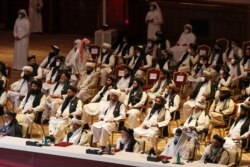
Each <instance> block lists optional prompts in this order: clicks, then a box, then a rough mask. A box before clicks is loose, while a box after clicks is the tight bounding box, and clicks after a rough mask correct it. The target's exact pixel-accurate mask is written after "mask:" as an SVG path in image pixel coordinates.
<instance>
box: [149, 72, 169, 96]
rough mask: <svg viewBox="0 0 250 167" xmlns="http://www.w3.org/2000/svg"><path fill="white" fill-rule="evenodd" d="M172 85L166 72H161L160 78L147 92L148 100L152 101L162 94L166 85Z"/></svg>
mask: <svg viewBox="0 0 250 167" xmlns="http://www.w3.org/2000/svg"><path fill="white" fill-rule="evenodd" d="M170 83H172V80H171V78H170V76H169V73H168V71H165V70H161V72H160V77H159V79H158V81H157V82H156V83H155V84H154V86H153V87H152V88H151V89H149V90H148V91H147V94H148V96H149V98H150V100H154V99H155V97H156V96H160V95H162V94H163V93H164V90H165V88H166V87H167V85H168V84H170Z"/></svg>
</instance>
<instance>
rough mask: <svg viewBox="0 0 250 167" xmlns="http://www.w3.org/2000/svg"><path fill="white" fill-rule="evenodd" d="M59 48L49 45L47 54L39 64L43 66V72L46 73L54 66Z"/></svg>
mask: <svg viewBox="0 0 250 167" xmlns="http://www.w3.org/2000/svg"><path fill="white" fill-rule="evenodd" d="M59 52H60V48H59V47H58V46H56V45H52V46H51V51H50V52H49V55H48V56H47V57H46V58H45V59H44V60H43V61H42V63H41V64H40V66H41V67H42V68H43V71H44V74H45V75H47V74H48V73H49V72H50V70H51V69H52V67H54V66H56V57H57V56H59Z"/></svg>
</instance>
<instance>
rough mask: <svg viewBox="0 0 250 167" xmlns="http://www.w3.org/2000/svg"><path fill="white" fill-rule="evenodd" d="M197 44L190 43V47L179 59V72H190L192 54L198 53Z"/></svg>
mask: <svg viewBox="0 0 250 167" xmlns="http://www.w3.org/2000/svg"><path fill="white" fill-rule="evenodd" d="M196 49H197V46H196V45H195V44H193V43H191V44H189V48H188V50H187V51H186V52H184V53H183V54H182V56H181V59H180V60H179V61H178V64H177V66H178V71H179V72H189V71H190V61H191V55H195V54H196Z"/></svg>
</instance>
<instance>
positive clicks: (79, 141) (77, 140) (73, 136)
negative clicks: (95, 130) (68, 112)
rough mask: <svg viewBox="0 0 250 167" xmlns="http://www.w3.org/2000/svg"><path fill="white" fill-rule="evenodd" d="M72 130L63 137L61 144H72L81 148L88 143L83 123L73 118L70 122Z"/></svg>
mask: <svg viewBox="0 0 250 167" xmlns="http://www.w3.org/2000/svg"><path fill="white" fill-rule="evenodd" d="M71 124H72V128H71V130H70V132H69V133H68V134H67V135H66V136H65V137H64V139H63V142H69V143H73V144H74V145H80V146H83V145H85V144H87V142H88V136H87V135H88V133H89V132H87V131H85V130H84V129H83V127H82V125H83V121H82V120H79V119H76V118H73V119H72V120H71Z"/></svg>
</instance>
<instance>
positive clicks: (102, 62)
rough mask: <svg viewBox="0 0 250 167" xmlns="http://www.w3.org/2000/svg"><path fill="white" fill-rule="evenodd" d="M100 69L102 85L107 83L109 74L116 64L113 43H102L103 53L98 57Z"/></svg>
mask: <svg viewBox="0 0 250 167" xmlns="http://www.w3.org/2000/svg"><path fill="white" fill-rule="evenodd" d="M97 63H98V70H100V78H101V81H100V83H101V86H104V85H105V82H106V80H107V76H108V74H110V73H111V72H112V68H113V67H114V65H115V57H114V55H112V54H111V45H110V44H108V43H103V44H102V51H101V55H100V56H99V58H98V62H97Z"/></svg>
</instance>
